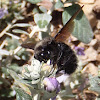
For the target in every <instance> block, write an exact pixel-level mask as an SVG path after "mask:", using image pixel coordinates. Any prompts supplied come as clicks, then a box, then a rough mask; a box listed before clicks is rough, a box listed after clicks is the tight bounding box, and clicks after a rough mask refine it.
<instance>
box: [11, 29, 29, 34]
mask: <svg viewBox="0 0 100 100" xmlns="http://www.w3.org/2000/svg"><path fill="white" fill-rule="evenodd" d="M12 32H14V33H20V34H26V35H29V34H28V33H27V32H26V31H23V30H20V29H13V30H12Z"/></svg>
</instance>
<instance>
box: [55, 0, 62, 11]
mask: <svg viewBox="0 0 100 100" xmlns="http://www.w3.org/2000/svg"><path fill="white" fill-rule="evenodd" d="M62 7H63V3H62V2H61V0H58V2H56V4H55V9H58V8H62Z"/></svg>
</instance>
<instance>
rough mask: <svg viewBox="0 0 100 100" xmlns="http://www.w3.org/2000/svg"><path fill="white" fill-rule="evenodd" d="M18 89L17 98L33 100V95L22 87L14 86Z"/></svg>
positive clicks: (19, 99) (17, 99) (18, 99)
mask: <svg viewBox="0 0 100 100" xmlns="http://www.w3.org/2000/svg"><path fill="white" fill-rule="evenodd" d="M14 89H15V91H16V100H32V97H31V96H30V95H29V94H27V93H26V92H25V91H24V90H22V89H21V88H14Z"/></svg>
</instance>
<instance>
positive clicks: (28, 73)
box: [21, 58, 60, 100]
mask: <svg viewBox="0 0 100 100" xmlns="http://www.w3.org/2000/svg"><path fill="white" fill-rule="evenodd" d="M23 68H24V69H23V71H22V76H21V77H22V80H23V81H24V82H25V81H26V84H28V85H30V84H31V86H33V89H34V90H35V92H34V94H37V91H38V93H39V94H38V95H39V96H37V100H39V97H41V96H42V98H43V100H45V99H46V100H48V99H50V98H55V97H56V95H57V94H58V93H59V91H60V83H59V81H58V80H57V78H56V77H55V76H54V75H55V73H56V69H55V70H53V72H52V69H53V65H50V60H48V62H47V63H43V62H42V63H40V62H39V61H38V60H36V59H34V58H33V59H32V63H31V65H26V66H24V67H23ZM51 72H52V74H51ZM53 74H54V75H53ZM21 82H22V81H21ZM41 94H42V95H41Z"/></svg>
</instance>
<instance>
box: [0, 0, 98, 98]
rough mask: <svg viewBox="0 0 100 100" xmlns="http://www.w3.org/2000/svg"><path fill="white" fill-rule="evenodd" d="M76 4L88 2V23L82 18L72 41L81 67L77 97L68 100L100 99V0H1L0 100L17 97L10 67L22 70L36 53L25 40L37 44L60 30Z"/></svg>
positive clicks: (74, 80)
mask: <svg viewBox="0 0 100 100" xmlns="http://www.w3.org/2000/svg"><path fill="white" fill-rule="evenodd" d="M74 4H78V5H80V6H82V5H84V7H83V12H84V14H85V15H86V17H87V19H86V20H85V21H86V22H85V21H84V20H83V21H84V23H86V24H84V23H83V21H79V23H80V24H78V25H79V26H78V28H77V30H78V32H79V34H78V33H77V31H76V34H72V35H71V36H70V39H69V41H68V44H69V45H70V46H71V48H72V49H73V50H74V51H75V52H76V54H77V56H78V60H79V68H78V70H77V71H76V72H75V73H74V74H73V75H72V80H71V84H70V85H71V89H72V93H73V94H75V95H76V97H77V98H76V97H70V98H69V99H65V100H100V72H99V71H100V0H0V100H16V91H15V90H14V89H13V87H14V86H16V84H15V83H14V79H13V78H12V77H11V76H10V74H9V73H8V72H7V69H8V68H9V69H12V70H14V71H15V72H16V73H17V74H19V73H21V69H22V68H23V65H25V64H30V62H31V57H32V55H33V54H34V52H33V50H31V49H25V48H22V47H21V46H20V45H21V43H22V42H23V41H24V40H26V39H27V38H34V41H33V42H34V43H36V42H37V41H39V40H41V39H43V38H44V37H46V36H50V35H51V34H55V33H57V32H58V30H59V29H61V27H62V26H63V24H65V23H64V22H66V21H67V19H64V18H66V16H67V17H70V16H71V14H68V13H67V14H65V13H66V12H65V9H66V8H67V7H69V6H72V5H74ZM73 10H74V9H71V10H69V13H71V11H72V12H73ZM41 14H42V15H41ZM62 15H63V16H62ZM83 18H85V17H83ZM87 22H89V23H90V24H89V25H87ZM82 23H83V25H82ZM85 25H87V26H85ZM86 27H87V28H86ZM74 33H75V32H74ZM80 33H82V34H80ZM82 36H83V37H82ZM87 37H89V38H87ZM17 100H18V99H17Z"/></svg>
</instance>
